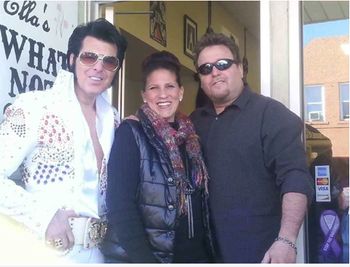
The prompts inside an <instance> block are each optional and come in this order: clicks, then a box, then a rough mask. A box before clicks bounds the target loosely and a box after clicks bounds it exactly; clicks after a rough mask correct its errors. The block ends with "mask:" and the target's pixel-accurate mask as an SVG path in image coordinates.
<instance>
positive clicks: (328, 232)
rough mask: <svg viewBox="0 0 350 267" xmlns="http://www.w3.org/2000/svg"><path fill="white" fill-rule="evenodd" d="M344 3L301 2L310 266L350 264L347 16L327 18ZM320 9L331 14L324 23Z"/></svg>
mask: <svg viewBox="0 0 350 267" xmlns="http://www.w3.org/2000/svg"><path fill="white" fill-rule="evenodd" d="M344 3H345V2H341V1H334V2H330V1H327V3H325V2H322V1H315V2H312V3H311V1H305V2H303V4H304V6H305V5H306V6H307V7H308V13H307V12H304V14H303V19H304V25H303V37H304V47H303V68H304V74H303V77H304V80H303V83H304V114H303V116H304V120H305V124H306V147H307V153H308V159H309V167H310V172H311V174H312V177H313V183H314V189H315V198H314V201H313V203H312V204H311V206H310V209H309V213H308V218H307V234H306V235H307V249H308V262H310V263H348V262H349V52H348V51H349V49H348V48H349V15H348V14H349V13H344V14H347V15H346V16H345V19H344V17H343V18H342V19H341V20H340V19H339V18H338V17H336V16H335V13H332V12H330V10H333V11H334V10H338V9H339V8H341V7H342V5H343V4H344ZM348 8H349V6H348V2H347V9H348ZM320 9H322V10H323V13H326V12H330V13H328V16H327V17H325V18H324V19H323V20H322V19H321V20H320V19H319V18H320V17H321V16H319V17H317V16H316V14H318V15H320V13H319V10H320ZM344 10H346V7H344ZM344 47H347V49H344Z"/></svg>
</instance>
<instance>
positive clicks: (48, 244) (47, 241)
mask: <svg viewBox="0 0 350 267" xmlns="http://www.w3.org/2000/svg"><path fill="white" fill-rule="evenodd" d="M46 245H47V246H49V247H52V246H53V240H51V239H50V240H46Z"/></svg>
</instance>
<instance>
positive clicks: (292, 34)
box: [288, 1, 303, 117]
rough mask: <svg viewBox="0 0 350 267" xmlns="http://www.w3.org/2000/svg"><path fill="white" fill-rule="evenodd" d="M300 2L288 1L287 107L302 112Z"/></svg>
mask: <svg viewBox="0 0 350 267" xmlns="http://www.w3.org/2000/svg"><path fill="white" fill-rule="evenodd" d="M300 5H301V2H299V1H289V16H288V18H289V109H290V110H291V111H293V112H294V113H295V114H297V115H298V116H299V117H303V114H302V88H303V81H302V75H301V73H302V65H301V64H302V61H301V57H302V54H303V53H302V42H301V30H302V24H301V9H300Z"/></svg>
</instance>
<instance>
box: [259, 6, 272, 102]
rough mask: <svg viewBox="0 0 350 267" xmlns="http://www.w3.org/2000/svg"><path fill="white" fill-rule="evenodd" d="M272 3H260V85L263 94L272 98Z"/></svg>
mask: <svg viewBox="0 0 350 267" xmlns="http://www.w3.org/2000/svg"><path fill="white" fill-rule="evenodd" d="M270 50H271V32H270V1H269V0H262V1H260V66H261V68H260V69H261V71H260V72H261V75H260V84H261V94H262V95H265V96H271V52H270Z"/></svg>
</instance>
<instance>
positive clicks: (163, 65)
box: [142, 51, 182, 90]
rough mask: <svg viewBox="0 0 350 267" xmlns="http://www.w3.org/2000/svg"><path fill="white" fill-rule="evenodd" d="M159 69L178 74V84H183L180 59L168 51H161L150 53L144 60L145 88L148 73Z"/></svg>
mask: <svg viewBox="0 0 350 267" xmlns="http://www.w3.org/2000/svg"><path fill="white" fill-rule="evenodd" d="M158 69H166V70H168V71H170V72H173V73H174V74H175V75H176V82H177V84H178V85H179V86H182V83H181V78H180V61H179V60H178V58H177V57H176V56H175V55H174V54H172V53H170V52H168V51H160V52H155V53H153V54H150V55H149V56H148V57H146V58H145V59H144V60H143V62H142V74H143V84H144V87H143V88H145V85H146V79H147V77H148V75H150V74H151V73H152V72H153V71H155V70H158ZM143 90H144V89H143Z"/></svg>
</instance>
